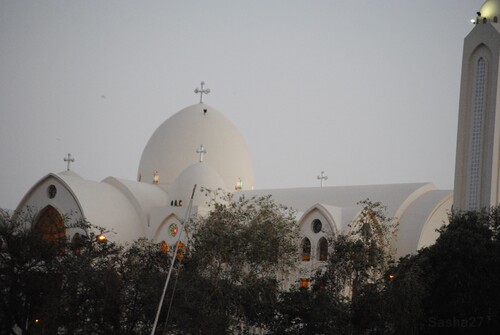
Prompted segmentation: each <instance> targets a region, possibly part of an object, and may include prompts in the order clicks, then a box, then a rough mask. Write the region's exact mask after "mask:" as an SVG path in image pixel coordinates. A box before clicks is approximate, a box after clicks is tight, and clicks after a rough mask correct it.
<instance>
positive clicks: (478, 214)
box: [387, 207, 500, 334]
mask: <svg viewBox="0 0 500 335" xmlns="http://www.w3.org/2000/svg"><path fill="white" fill-rule="evenodd" d="M499 227H500V207H494V208H491V209H483V210H481V211H467V212H453V213H452V214H451V215H450V223H449V225H448V226H446V227H443V228H441V229H440V236H439V238H438V239H437V241H436V243H435V244H434V245H432V246H430V247H428V248H425V249H422V250H420V251H419V252H418V253H417V254H416V255H412V256H408V257H406V258H404V259H402V260H401V261H400V262H399V264H397V266H395V267H394V268H393V269H392V270H391V272H392V273H393V274H394V276H395V278H394V280H393V281H392V282H391V283H390V285H389V286H388V292H387V296H388V297H390V298H391V303H392V304H391V308H390V310H389V312H390V314H389V316H388V319H390V320H391V322H392V324H393V327H394V329H395V330H396V331H397V333H402V332H405V333H410V334H416V333H419V332H425V333H426V334H442V333H453V334H471V333H481V334H496V333H498V329H500V315H499V313H500V240H499V229H498V228H499ZM409 297H414V298H413V299H408V298H409ZM401 311H408V313H407V314H406V315H401ZM409 318H414V319H415V320H417V322H418V324H417V325H416V324H415V322H409V321H408V319H409ZM417 328H418V330H416V329H417Z"/></svg>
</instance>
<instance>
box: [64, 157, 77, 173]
mask: <svg viewBox="0 0 500 335" xmlns="http://www.w3.org/2000/svg"><path fill="white" fill-rule="evenodd" d="M64 161H65V162H68V166H67V168H66V170H67V171H69V165H70V164H71V163H73V162H74V161H75V159H74V158H73V157H71V154H70V153H68V157H67V158H66V157H64Z"/></svg>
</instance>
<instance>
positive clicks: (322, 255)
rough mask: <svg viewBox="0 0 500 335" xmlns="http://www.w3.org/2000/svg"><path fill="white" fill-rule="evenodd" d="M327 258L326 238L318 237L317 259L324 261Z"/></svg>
mask: <svg viewBox="0 0 500 335" xmlns="http://www.w3.org/2000/svg"><path fill="white" fill-rule="evenodd" d="M327 259H328V241H327V240H326V238H324V237H322V238H320V239H319V243H318V260H319V261H322V262H324V261H326V260H327Z"/></svg>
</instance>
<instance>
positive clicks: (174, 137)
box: [17, 0, 500, 266]
mask: <svg viewBox="0 0 500 335" xmlns="http://www.w3.org/2000/svg"><path fill="white" fill-rule="evenodd" d="M498 16H500V0H488V1H486V2H485V4H484V5H483V6H482V7H481V9H480V11H479V12H478V13H477V17H476V20H475V21H474V24H475V26H474V28H473V29H472V31H471V33H470V34H469V35H468V36H467V38H466V39H465V43H464V56H463V67H462V82H461V93H460V109H459V129H458V136H457V158H456V171H455V189H454V191H451V190H439V189H437V188H436V187H435V186H434V185H433V184H432V183H407V184H388V185H367V186H342V187H335V186H333V187H320V186H318V187H308V188H290V189H262V190H255V189H254V188H253V185H254V173H253V165H252V157H251V155H250V152H249V150H248V147H247V145H246V144H245V140H244V138H243V137H242V135H241V134H240V133H239V131H238V130H237V128H236V127H235V126H234V125H233V124H232V123H231V121H229V120H228V119H227V118H226V117H225V116H224V115H223V114H222V113H220V112H219V111H217V110H216V109H215V108H213V107H211V106H209V105H207V104H205V103H203V101H202V98H203V94H207V93H208V92H209V90H207V89H204V88H203V85H202V87H201V89H197V90H196V91H195V92H196V93H199V94H200V103H197V104H195V105H192V106H189V107H186V108H184V109H182V110H181V111H179V112H177V113H176V114H174V115H173V116H171V117H170V118H169V119H167V120H166V121H165V122H164V123H163V124H161V125H160V126H159V127H158V128H157V130H156V131H155V132H154V133H153V135H152V136H151V138H150V140H149V142H148V143H147V145H146V147H145V149H144V151H143V154H142V157H141V160H140V162H139V169H138V175H137V179H136V180H125V179H120V178H115V177H108V178H105V179H104V180H102V181H101V182H97V181H91V180H86V179H84V178H83V177H81V176H79V175H78V174H77V173H75V172H73V171H70V168H69V163H70V159H71V157H69V156H68V158H67V159H66V161H67V162H68V169H67V171H64V172H61V173H57V174H54V173H49V174H48V175H46V176H44V177H43V178H41V179H40V180H39V181H38V182H37V183H36V184H35V185H33V186H32V187H31V189H30V190H29V191H28V192H27V194H26V195H25V196H24V198H23V199H22V200H21V202H20V203H19V205H18V207H17V210H18V211H23V210H30V211H32V212H33V213H34V214H35V216H36V219H35V226H38V227H39V228H40V229H42V231H43V232H44V233H46V234H52V233H54V234H55V233H58V234H60V232H61V229H62V230H63V231H64V233H65V234H66V235H67V236H68V237H69V238H70V239H72V238H74V237H75V236H77V234H84V233H85V232H82V231H78V230H76V229H74V228H69V227H64V224H63V222H64V220H63V217H69V218H70V220H80V219H86V220H88V221H89V222H90V223H92V224H94V225H97V226H102V227H105V228H106V229H107V230H111V231H113V232H114V233H115V234H111V235H109V236H108V238H110V239H114V240H117V241H122V242H128V241H132V240H135V239H137V238H141V237H146V238H148V239H152V240H154V241H156V242H165V243H166V244H167V245H169V246H170V245H173V244H175V243H176V241H177V239H178V238H179V236H178V234H179V233H180V231H181V230H182V229H181V228H182V222H183V218H184V215H185V214H186V208H187V205H188V203H189V201H190V198H191V194H192V190H193V186H194V185H195V184H196V185H198V191H197V192H196V193H195V195H194V197H193V206H192V214H193V215H194V214H201V215H203V213H206V212H207V211H208V208H207V200H208V199H207V198H206V196H205V195H204V193H203V192H200V191H199V190H200V188H206V189H222V190H225V191H228V192H233V193H234V194H235V196H236V197H238V196H243V195H244V196H246V197H251V196H264V195H271V196H272V199H274V200H275V201H276V202H277V203H282V204H284V205H286V206H289V207H292V208H293V209H295V210H296V211H297V217H296V219H297V225H299V227H300V231H301V239H302V243H308V244H309V245H310V250H311V251H310V257H309V258H308V259H307V260H305V261H307V262H310V264H312V266H313V265H314V264H315V263H317V262H321V261H323V260H324V250H325V248H327V247H328V245H327V240H326V237H327V236H328V235H330V234H339V233H343V232H348V231H349V229H350V226H351V224H352V223H355V222H356V220H357V218H358V216H359V214H360V211H361V206H360V205H358V204H357V203H358V202H359V201H360V200H364V199H367V198H369V199H370V200H372V201H379V202H381V203H382V204H384V205H385V206H387V215H388V216H389V217H394V218H396V219H397V220H398V221H399V230H398V232H397V234H396V235H395V236H394V240H393V246H394V248H395V250H396V256H403V255H406V254H409V253H413V252H415V251H417V250H418V249H420V248H422V247H425V246H428V245H431V244H432V243H434V241H435V240H436V238H437V237H438V233H437V232H436V229H437V228H439V227H441V226H442V225H443V224H445V223H446V222H447V220H448V213H449V212H450V210H451V209H452V206H454V208H456V209H478V208H481V207H484V206H490V205H498V204H499V203H500V194H499V193H500V157H499V154H500V120H499V119H498V117H497V116H498V115H497V114H499V113H500V109H499V107H498V102H497V100H498V99H499V98H500V91H499V87H498V79H499V77H498V76H499V59H500V56H499V52H500V23H499V22H498ZM450 173H451V171H450ZM323 177H324V176H323V175H321V176H319V177H318V178H319V179H320V180H321V181H323V179H321V178H323ZM51 225H52V226H53V227H52V226H51ZM61 225H62V226H61ZM181 238H182V236H181Z"/></svg>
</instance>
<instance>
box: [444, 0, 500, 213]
mask: <svg viewBox="0 0 500 335" xmlns="http://www.w3.org/2000/svg"><path fill="white" fill-rule="evenodd" d="M499 17H500V0H488V1H486V2H485V3H484V5H483V6H482V7H481V9H480V10H479V12H477V16H476V19H475V20H473V23H474V25H475V26H474V28H473V29H472V31H471V32H470V33H469V35H468V36H467V37H466V38H465V41H464V49H463V58H462V79H461V85H460V105H459V118H458V134H457V155H456V163H455V187H454V194H453V198H454V203H453V207H454V209H455V210H477V209H480V208H483V207H489V206H496V205H498V204H500V87H499V85H498V82H499V74H500V73H499V65H500V57H499V56H500V23H499Z"/></svg>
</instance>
